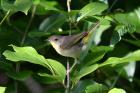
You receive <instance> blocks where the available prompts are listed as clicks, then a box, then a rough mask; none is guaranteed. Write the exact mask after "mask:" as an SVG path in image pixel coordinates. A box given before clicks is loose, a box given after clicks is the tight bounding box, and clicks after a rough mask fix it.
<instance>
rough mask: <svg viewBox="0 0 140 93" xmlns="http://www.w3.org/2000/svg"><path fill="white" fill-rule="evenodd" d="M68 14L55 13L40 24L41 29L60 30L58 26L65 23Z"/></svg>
mask: <svg viewBox="0 0 140 93" xmlns="http://www.w3.org/2000/svg"><path fill="white" fill-rule="evenodd" d="M66 18H67V16H66V15H65V14H54V15H52V16H50V17H47V18H46V19H45V20H44V21H43V22H42V23H41V24H40V26H39V30H40V31H53V30H58V28H59V27H60V26H61V25H63V24H64V22H65V21H66Z"/></svg>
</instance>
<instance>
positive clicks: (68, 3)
mask: <svg viewBox="0 0 140 93" xmlns="http://www.w3.org/2000/svg"><path fill="white" fill-rule="evenodd" d="M70 5H71V0H67V8H68V12H70V11H71V8H70Z"/></svg>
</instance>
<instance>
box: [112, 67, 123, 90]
mask: <svg viewBox="0 0 140 93" xmlns="http://www.w3.org/2000/svg"><path fill="white" fill-rule="evenodd" d="M122 70H123V69H121V70H120V71H119V73H118V76H117V77H116V78H115V80H114V82H113V83H112V85H111V87H110V89H112V88H113V87H114V86H115V84H116V82H117V81H118V79H119V77H120V75H121V73H122Z"/></svg>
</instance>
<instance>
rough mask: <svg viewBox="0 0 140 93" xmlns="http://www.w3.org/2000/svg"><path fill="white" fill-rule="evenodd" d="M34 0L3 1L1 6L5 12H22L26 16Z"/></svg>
mask: <svg viewBox="0 0 140 93" xmlns="http://www.w3.org/2000/svg"><path fill="white" fill-rule="evenodd" d="M31 5H32V0H13V1H10V0H1V6H2V8H3V9H4V10H5V11H9V10H11V11H14V12H17V11H21V12H24V13H25V14H26V15H27V13H28V11H29V9H30V8H31Z"/></svg>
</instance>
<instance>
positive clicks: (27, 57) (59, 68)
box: [3, 45, 66, 82]
mask: <svg viewBox="0 0 140 93" xmlns="http://www.w3.org/2000/svg"><path fill="white" fill-rule="evenodd" d="M11 46H12V47H13V49H14V51H15V52H13V51H9V50H6V51H5V52H4V53H3V55H4V56H5V57H6V59H8V60H11V61H14V62H21V61H27V62H30V63H33V64H38V65H42V66H44V67H46V68H48V69H49V70H50V71H51V72H52V75H53V76H55V77H56V76H57V77H59V78H57V79H58V81H61V82H62V81H63V80H64V79H65V75H66V69H65V67H64V66H63V65H62V64H61V63H59V62H57V61H55V60H53V59H45V58H44V57H43V56H42V55H40V54H38V53H37V51H36V50H35V49H34V48H32V47H17V46H14V45H11Z"/></svg>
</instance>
